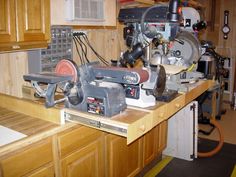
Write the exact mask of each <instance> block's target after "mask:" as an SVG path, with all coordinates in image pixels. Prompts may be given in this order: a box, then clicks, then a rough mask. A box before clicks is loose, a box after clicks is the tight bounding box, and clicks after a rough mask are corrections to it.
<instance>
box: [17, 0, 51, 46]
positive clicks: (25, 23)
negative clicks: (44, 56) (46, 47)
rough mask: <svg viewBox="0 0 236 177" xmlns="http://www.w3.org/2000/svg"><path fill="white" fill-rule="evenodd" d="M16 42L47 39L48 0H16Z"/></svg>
mask: <svg viewBox="0 0 236 177" xmlns="http://www.w3.org/2000/svg"><path fill="white" fill-rule="evenodd" d="M16 9H17V11H16V12H17V14H16V21H17V30H16V31H17V37H18V38H17V41H18V42H37V41H38V42H39V41H45V42H47V41H48V40H49V34H50V0H33V1H32V0H16Z"/></svg>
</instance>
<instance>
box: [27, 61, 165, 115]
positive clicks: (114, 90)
mask: <svg viewBox="0 0 236 177" xmlns="http://www.w3.org/2000/svg"><path fill="white" fill-rule="evenodd" d="M163 71H164V70H163V68H162V67H160V68H158V67H156V68H153V69H152V70H151V71H147V70H145V69H128V68H121V67H112V66H111V67H105V66H101V65H100V64H99V63H97V62H95V63H88V64H84V65H81V66H79V67H78V66H77V65H76V64H75V63H74V62H73V61H71V60H61V61H60V62H59V63H58V64H57V66H56V69H55V72H54V73H39V74H29V75H24V80H26V81H30V82H31V83H32V86H33V87H34V88H35V90H36V92H37V94H38V95H39V96H41V97H44V98H46V102H45V106H46V107H52V106H54V105H55V104H57V103H60V102H63V101H64V102H65V107H67V108H72V109H76V110H79V111H84V112H89V113H93V114H97V115H101V116H105V117H111V116H113V115H116V114H118V113H120V112H121V111H123V110H125V108H126V107H127V104H131V105H135V106H139V107H147V106H153V105H155V104H156V101H155V97H154V96H153V95H155V94H159V93H160V92H162V91H163V87H160V84H159V83H161V82H162V79H163V78H161V77H158V75H157V74H156V73H157V72H159V73H161V72H163ZM160 76H164V77H165V73H164V74H163V73H162V74H161V75H160ZM45 85H46V86H47V87H46V88H45ZM58 88H59V89H60V90H62V92H63V95H64V97H63V98H61V99H58V100H55V99H54V96H55V92H56V90H57V89H58Z"/></svg>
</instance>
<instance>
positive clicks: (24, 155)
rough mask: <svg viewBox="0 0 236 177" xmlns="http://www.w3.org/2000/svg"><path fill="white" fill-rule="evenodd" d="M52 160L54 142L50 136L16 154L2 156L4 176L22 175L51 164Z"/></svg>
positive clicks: (0, 160)
mask: <svg viewBox="0 0 236 177" xmlns="http://www.w3.org/2000/svg"><path fill="white" fill-rule="evenodd" d="M52 160H53V153H52V142H51V139H50V138H49V139H46V140H43V141H41V142H38V143H36V144H32V145H30V146H28V147H26V148H24V149H22V150H21V151H19V152H16V153H14V154H10V155H7V156H6V157H5V156H4V157H1V158H0V167H1V170H2V176H4V177H20V176H23V175H26V174H28V173H30V172H32V171H34V170H36V169H38V168H40V167H42V166H44V165H46V164H49V163H50V162H52ZM0 176H1V173H0Z"/></svg>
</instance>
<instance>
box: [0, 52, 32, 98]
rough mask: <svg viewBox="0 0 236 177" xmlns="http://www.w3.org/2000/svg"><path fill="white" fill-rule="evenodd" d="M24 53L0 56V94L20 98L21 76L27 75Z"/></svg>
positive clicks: (22, 80) (25, 55) (26, 62)
mask: <svg viewBox="0 0 236 177" xmlns="http://www.w3.org/2000/svg"><path fill="white" fill-rule="evenodd" d="M27 59H28V56H27V53H26V52H16V53H6V54H0V74H1V79H0V92H1V93H4V94H8V95H12V96H16V97H22V89H21V88H22V85H23V84H24V83H25V82H24V79H23V75H24V74H26V73H28V61H27Z"/></svg>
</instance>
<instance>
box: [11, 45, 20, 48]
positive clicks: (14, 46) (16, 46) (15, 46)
mask: <svg viewBox="0 0 236 177" xmlns="http://www.w3.org/2000/svg"><path fill="white" fill-rule="evenodd" d="M12 49H20V46H19V45H13V46H12Z"/></svg>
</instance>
